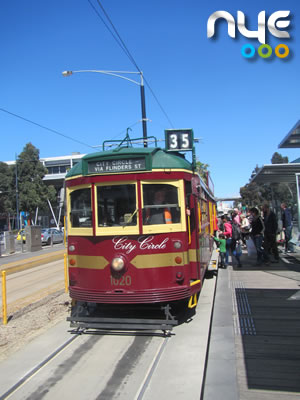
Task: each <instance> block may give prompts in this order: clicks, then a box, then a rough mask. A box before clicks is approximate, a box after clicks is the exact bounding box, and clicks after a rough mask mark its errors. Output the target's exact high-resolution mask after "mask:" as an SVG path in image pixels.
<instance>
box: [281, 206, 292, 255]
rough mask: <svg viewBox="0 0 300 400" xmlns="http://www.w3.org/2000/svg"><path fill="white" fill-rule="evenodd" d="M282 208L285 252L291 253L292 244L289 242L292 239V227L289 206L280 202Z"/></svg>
mask: <svg viewBox="0 0 300 400" xmlns="http://www.w3.org/2000/svg"><path fill="white" fill-rule="evenodd" d="M280 207H281V209H282V214H281V218H282V230H283V231H284V240H285V252H286V253H293V252H294V246H293V244H292V243H289V242H290V240H291V239H292V229H293V221H292V213H291V211H290V209H289V208H287V206H286V204H285V203H282V204H281V206H280Z"/></svg>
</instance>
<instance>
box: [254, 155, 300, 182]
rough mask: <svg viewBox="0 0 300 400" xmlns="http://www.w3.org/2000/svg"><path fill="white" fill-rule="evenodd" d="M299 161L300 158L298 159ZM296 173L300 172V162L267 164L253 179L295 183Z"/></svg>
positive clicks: (256, 180) (255, 180)
mask: <svg viewBox="0 0 300 400" xmlns="http://www.w3.org/2000/svg"><path fill="white" fill-rule="evenodd" d="M296 161H299V160H296ZM296 174H300V162H291V163H288V164H266V165H264V166H263V167H262V168H260V170H258V172H257V174H256V175H255V176H254V177H253V178H252V179H251V182H255V183H274V182H277V183H280V182H284V183H295V182H296Z"/></svg>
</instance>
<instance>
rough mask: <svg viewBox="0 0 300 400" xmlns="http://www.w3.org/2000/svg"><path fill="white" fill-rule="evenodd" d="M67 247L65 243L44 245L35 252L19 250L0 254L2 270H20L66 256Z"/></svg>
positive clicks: (10, 271)
mask: <svg viewBox="0 0 300 400" xmlns="http://www.w3.org/2000/svg"><path fill="white" fill-rule="evenodd" d="M65 253H66V248H65V245H64V244H55V245H53V246H42V248H41V250H38V251H34V252H22V251H17V252H15V253H13V254H4V255H1V256H0V271H4V270H5V271H7V272H9V273H13V272H19V271H22V270H24V269H27V268H31V267H36V266H38V265H43V264H47V263H50V262H53V261H57V260H61V259H63V258H64V254H65Z"/></svg>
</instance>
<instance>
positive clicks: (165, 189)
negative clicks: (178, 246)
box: [143, 184, 180, 225]
mask: <svg viewBox="0 0 300 400" xmlns="http://www.w3.org/2000/svg"><path fill="white" fill-rule="evenodd" d="M143 202H144V208H143V221H144V225H158V224H174V223H180V207H179V203H178V189H177V187H175V186H173V185H169V184H147V185H143Z"/></svg>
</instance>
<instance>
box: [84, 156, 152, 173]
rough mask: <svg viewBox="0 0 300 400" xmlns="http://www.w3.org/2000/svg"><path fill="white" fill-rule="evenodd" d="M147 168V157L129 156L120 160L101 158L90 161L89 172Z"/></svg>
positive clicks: (127, 170)
mask: <svg viewBox="0 0 300 400" xmlns="http://www.w3.org/2000/svg"><path fill="white" fill-rule="evenodd" d="M145 169H146V160H145V158H127V159H120V160H101V161H91V162H89V163H88V173H89V174H99V173H103V172H104V173H107V172H130V171H143V170H145Z"/></svg>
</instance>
